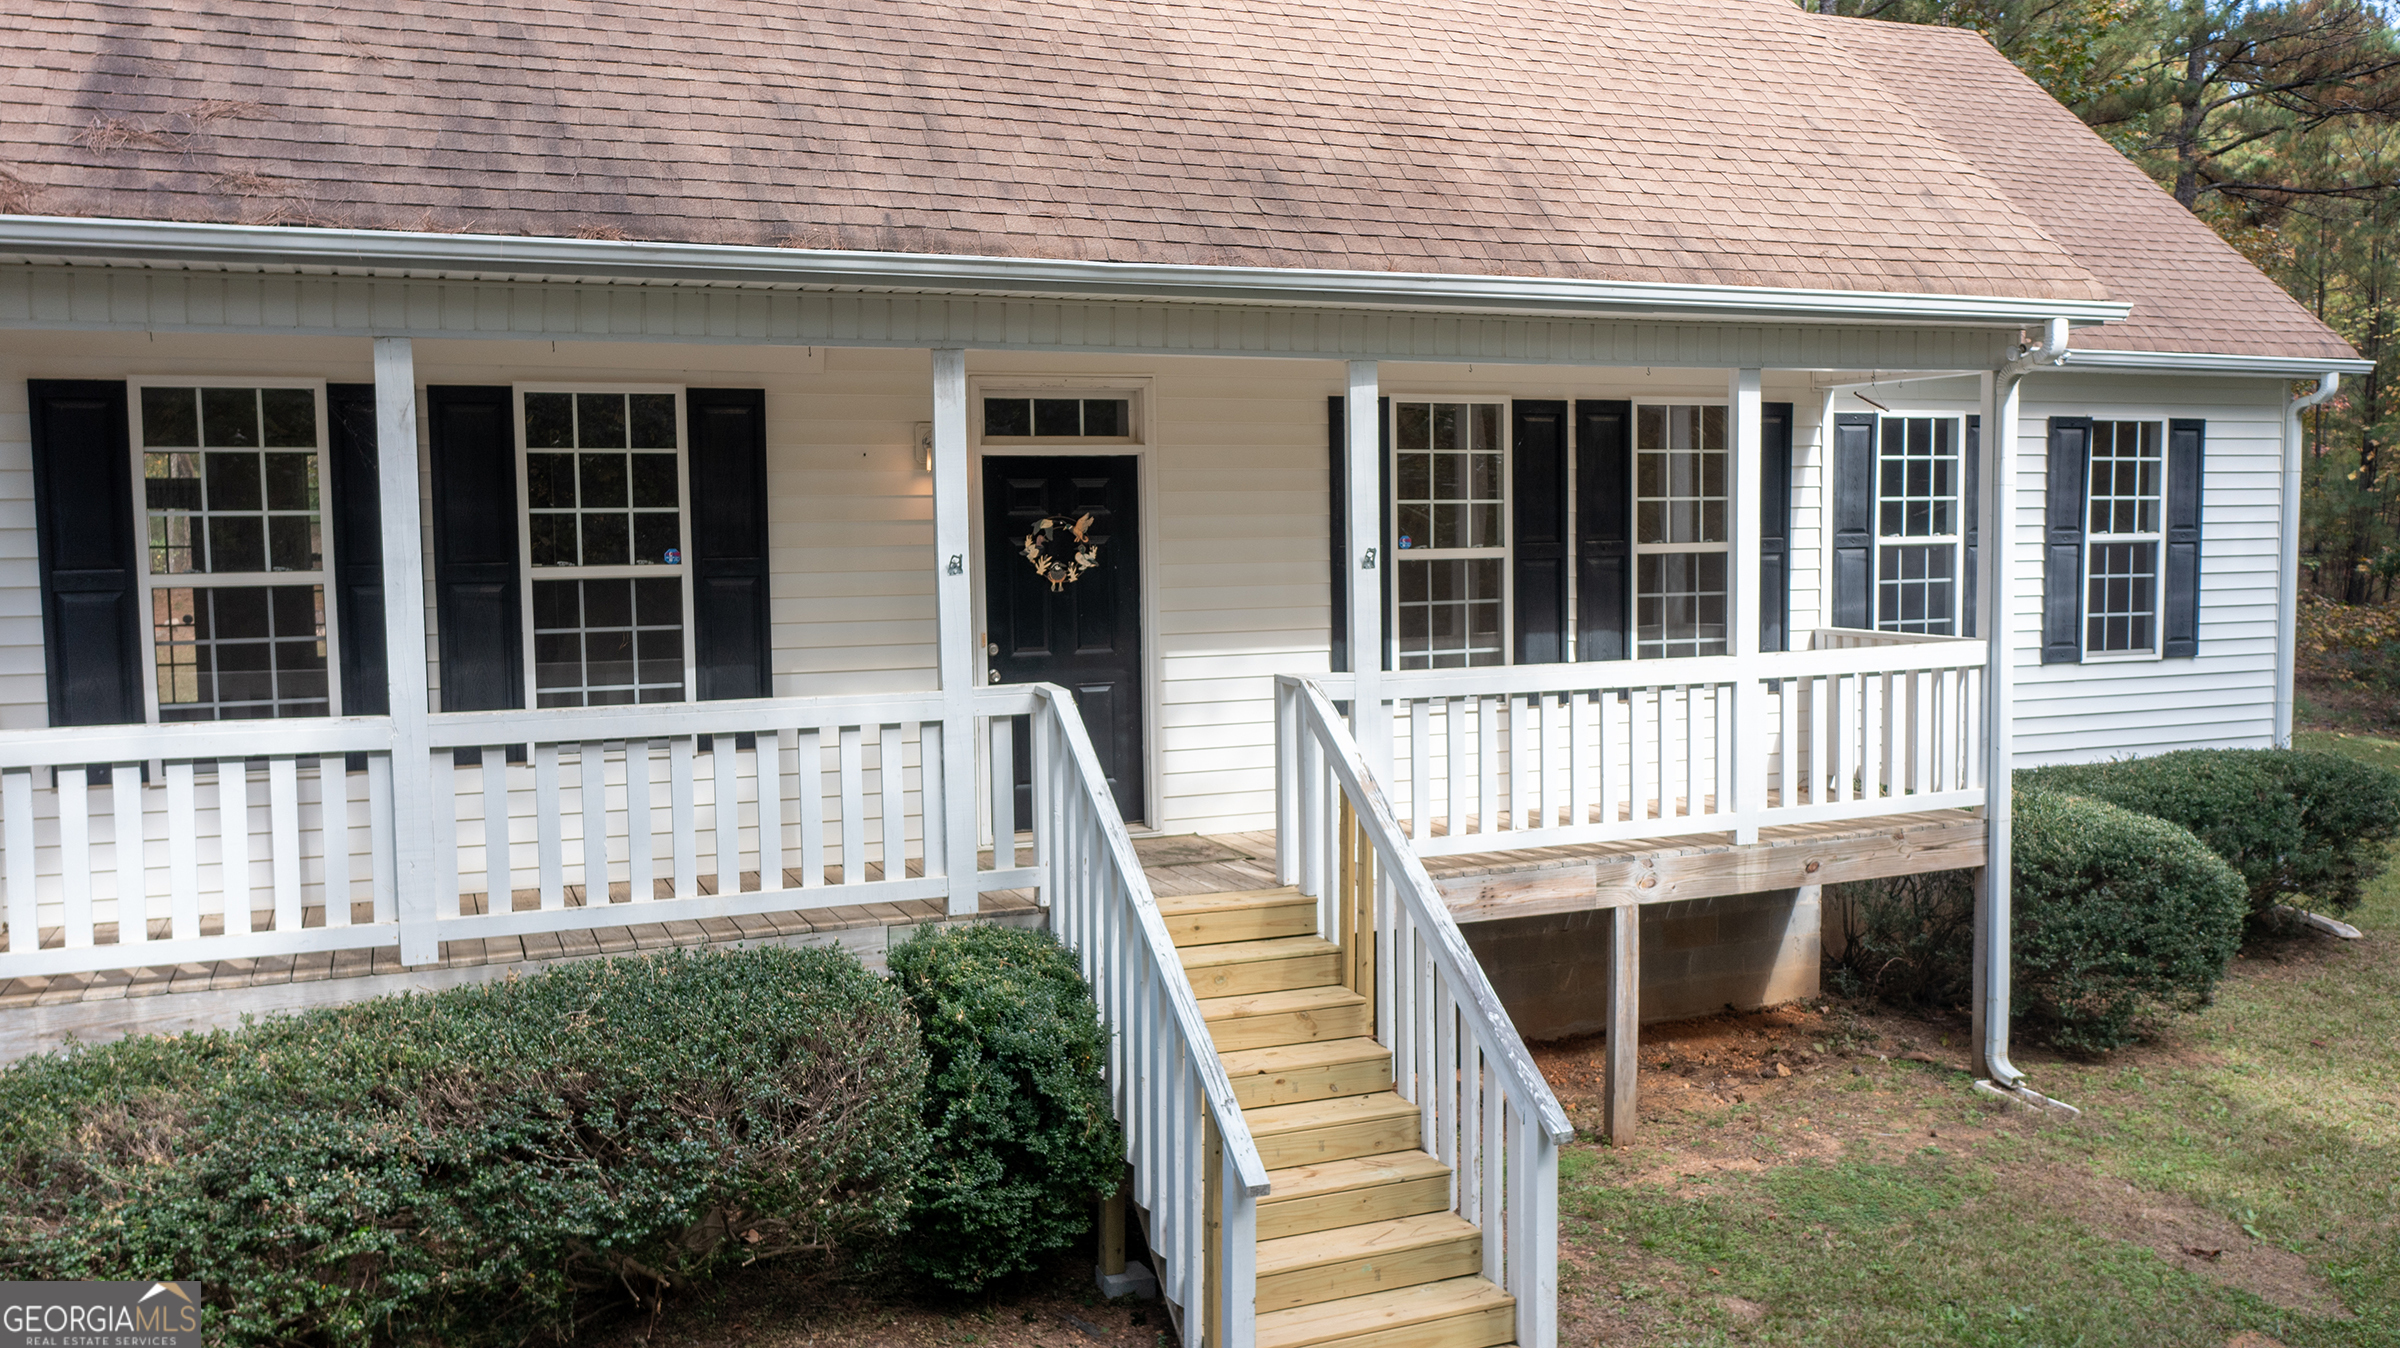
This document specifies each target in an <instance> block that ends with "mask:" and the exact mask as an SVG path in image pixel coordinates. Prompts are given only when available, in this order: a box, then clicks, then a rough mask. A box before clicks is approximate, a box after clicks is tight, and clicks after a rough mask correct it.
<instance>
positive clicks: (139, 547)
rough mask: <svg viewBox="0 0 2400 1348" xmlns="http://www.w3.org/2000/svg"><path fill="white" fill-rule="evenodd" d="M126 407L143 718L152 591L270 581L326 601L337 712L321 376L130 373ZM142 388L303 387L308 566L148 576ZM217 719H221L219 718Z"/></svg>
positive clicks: (153, 656) (149, 711)
mask: <svg viewBox="0 0 2400 1348" xmlns="http://www.w3.org/2000/svg"><path fill="white" fill-rule="evenodd" d="M125 385H126V387H125V410H126V421H127V430H128V431H129V432H130V435H131V439H132V445H131V447H130V453H131V456H132V468H133V493H132V495H133V526H134V527H133V538H134V551H135V553H136V555H137V557H138V561H137V562H136V563H135V566H134V572H135V574H136V575H137V576H138V577H139V578H140V591H141V597H140V599H139V601H138V602H139V604H140V607H141V611H140V613H139V615H138V617H139V621H140V624H141V629H142V714H143V715H144V717H146V718H147V720H146V722H145V723H146V724H149V725H158V724H161V722H160V720H159V703H158V630H157V621H156V619H155V618H154V617H153V616H152V615H153V614H154V613H155V612H156V609H155V607H154V605H155V604H156V602H157V601H156V600H154V599H153V598H152V593H153V592H154V591H156V590H160V589H168V590H188V589H203V588H207V589H214V588H220V587H222V588H227V589H244V588H251V587H257V586H271V585H310V584H313V585H315V586H317V587H318V589H319V591H320V592H321V593H322V595H323V603H324V606H325V710H326V715H328V716H339V715H341V714H342V661H341V650H342V648H341V617H340V614H339V610H340V607H341V605H340V603H339V602H338V596H337V595H336V594H335V593H334V581H333V575H334V570H333V515H334V512H333V500H332V496H331V488H332V485H333V477H332V474H331V472H330V471H328V467H327V462H326V461H327V460H328V459H329V458H330V457H331V456H332V453H333V449H332V434H331V432H332V424H331V422H330V421H329V420H328V419H327V411H328V409H327V407H326V403H325V381H324V380H323V379H319V378H313V377H312V378H290V377H286V376H282V375H193V374H161V375H136V376H134V377H132V378H130V379H127V380H126V381H125ZM145 388H304V389H308V390H310V391H311V392H313V393H314V394H315V395H316V399H317V451H316V452H317V538H318V541H319V542H320V543H321V544H322V551H320V552H319V553H318V564H317V569H316V570H315V571H227V572H184V573H181V574H169V575H153V574H152V573H151V571H150V497H149V491H148V489H147V488H146V487H144V486H143V482H144V480H145V471H144V465H143V463H142V456H143V454H144V453H146V452H147V451H146V450H145V449H144V448H143V446H142V390H143V389H145ZM274 719H277V720H294V721H301V720H309V719H313V718H310V717H302V716H293V717H277V718H274ZM219 724H224V723H223V722H219Z"/></svg>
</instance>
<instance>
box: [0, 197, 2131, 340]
mask: <svg viewBox="0 0 2400 1348" xmlns="http://www.w3.org/2000/svg"><path fill="white" fill-rule="evenodd" d="M0 254H5V255H14V256H19V257H36V258H62V259H90V260H107V261H126V262H161V263H182V264H190V263H199V264H209V265H218V266H228V267H273V268H311V269H332V270H343V271H360V272H403V273H406V272H417V273H434V274H440V275H449V276H462V275H464V276H493V277H571V278H592V279H607V280H619V281H628V280H630V281H680V282H700V283H711V284H720V285H774V286H799V287H816V288H829V287H831V288H852V289H855V288H874V289H879V290H894V289H902V290H918V291H928V290H930V291H964V292H986V293H989V292H997V293H1003V294H1038V295H1113V296H1141V297H1163V298H1174V299H1186V300H1213V301H1236V302H1244V303H1253V304H1294V305H1302V304H1305V305H1328V304H1338V305H1372V306H1383V307H1405V308H1411V309H1465V310H1515V311H1525V312H1537V313H1542V312H1565V313H1593V314H1627V315H1658V316H1681V317H1695V318H1727V319H1747V320H1753V321H1756V320H1776V319H1791V320H1796V319H1810V320H1816V321H1852V322H1867V321H1873V322H1913V323H1938V324H1958V325H1972V326H2007V327H2025V326H2031V325H2035V324H2042V323H2048V322H2050V321H2051V320H2053V319H2059V320H2062V321H2065V322H2069V323H2073V324H2077V325H2079V326H2080V325H2087V324H2093V323H2113V322H2116V321H2118V320H2120V319H2122V318H2124V317H2125V316H2126V314H2127V313H2129V312H2130V308H2129V306H2127V305H2123V304H2117V303H2114V302H2110V301H2104V300H2065V299H2028V298H2009V297H2000V296H1980V295H1935V294H1917V293H1887V292H1883V291H1861V290H1799V289H1781V288H1777V287H1773V286H1716V285H1682V284H1672V283H1664V282H1654V281H1596V280H1582V279H1575V278H1567V277H1551V276H1465V275H1445V274H1441V273H1428V272H1379V271H1335V270H1322V269H1301V268H1281V267H1199V266H1186V265H1182V264H1167V263H1147V262H1080V261H1073V260H1061V259H1052V258H1015V257H974V256H964V255H952V254H938V253H878V252H863V251H862V252H852V251H848V250H839V249H813V248H762V247H751V246H730V245H723V244H697V243H640V242H626V241H621V240H615V239H552V238H518V237H513V236H508V235H494V234H422V233H410V232H407V231H401V230H375V229H317V228H290V229H287V228H283V227H280V226H273V225H218V224H188V223H178V222H174V221H161V220H92V219H77V218H69V217H63V216H37V215H0Z"/></svg>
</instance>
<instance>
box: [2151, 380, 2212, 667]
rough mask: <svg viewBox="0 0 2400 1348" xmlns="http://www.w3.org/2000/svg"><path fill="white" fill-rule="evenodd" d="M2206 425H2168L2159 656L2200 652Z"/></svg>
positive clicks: (2180, 655)
mask: <svg viewBox="0 0 2400 1348" xmlns="http://www.w3.org/2000/svg"><path fill="white" fill-rule="evenodd" d="M2207 439H2208V423H2207V422H2205V421H2170V422H2168V423H2167V573H2166V596H2165V601H2164V607H2165V610H2166V611H2165V612H2164V613H2163V614H2161V615H2160V618H2161V625H2160V631H2159V634H2160V636H2161V637H2162V638H2163V641H2162V643H2161V645H2160V647H2159V654H2161V655H2164V656H2166V657H2167V658H2168V659H2170V660H2172V659H2177V658H2179V657H2182V656H2189V655H2198V654H2199V653H2200V485H2201V475H2202V467H2201V456H2202V452H2203V450H2204V448H2205V445H2206V442H2207Z"/></svg>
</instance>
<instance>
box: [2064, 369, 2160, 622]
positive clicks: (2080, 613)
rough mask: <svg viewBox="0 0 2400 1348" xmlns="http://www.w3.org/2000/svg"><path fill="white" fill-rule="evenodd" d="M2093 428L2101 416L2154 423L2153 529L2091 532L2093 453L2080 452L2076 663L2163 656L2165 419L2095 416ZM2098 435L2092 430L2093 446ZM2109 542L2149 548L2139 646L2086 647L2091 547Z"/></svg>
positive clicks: (2158, 417)
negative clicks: (2145, 638)
mask: <svg viewBox="0 0 2400 1348" xmlns="http://www.w3.org/2000/svg"><path fill="white" fill-rule="evenodd" d="M2091 420H2092V425H2093V427H2094V428H2095V431H2096V429H2097V428H2098V427H2099V426H2100V425H2101V424H2102V423H2103V422H2134V423H2139V424H2143V425H2152V426H2156V427H2158V532H2156V533H2151V534H2103V533H2097V532H2094V531H2093V529H2092V527H2091V524H2092V457H2093V456H2092V454H2091V453H2090V451H2089V449H2087V450H2086V452H2085V455H2084V465H2083V491H2082V493H2081V498H2082V506H2081V509H2082V511H2083V525H2084V529H2083V566H2082V568H2081V571H2082V593H2080V594H2078V595H2077V596H2076V600H2077V603H2076V605H2075V612H2076V623H2075V648H2076V650H2077V651H2078V652H2080V656H2079V659H2078V661H2077V663H2079V664H2086V665H2139V664H2150V663H2154V662H2156V661H2160V660H2164V659H2165V658H2166V655H2165V650H2166V627H2167V612H2166V609H2167V502H2168V501H2169V500H2171V499H2172V498H2173V494H2174V493H2173V491H2172V487H2171V484H2170V483H2169V482H2168V477H2169V476H2170V475H2171V474H2172V473H2173V472H2174V470H2175V456H2174V455H2173V454H2170V453H2168V452H2167V422H2168V420H2169V419H2168V418H2167V417H2164V416H2148V415H2139V416H2099V415H2094V416H2093V417H2092V419H2091ZM2097 441H2098V436H2097V434H2095V435H2094V436H2093V444H2094V447H2096V445H2097ZM2110 543H2148V544H2150V545H2152V548H2153V551H2152V552H2151V554H2150V557H2151V562H2150V646H2149V649H2147V650H2138V651H2095V650H2092V649H2091V648H2090V642H2091V634H2092V612H2091V609H2092V549H2093V548H2095V547H2099V546H2104V545H2106V544H2110Z"/></svg>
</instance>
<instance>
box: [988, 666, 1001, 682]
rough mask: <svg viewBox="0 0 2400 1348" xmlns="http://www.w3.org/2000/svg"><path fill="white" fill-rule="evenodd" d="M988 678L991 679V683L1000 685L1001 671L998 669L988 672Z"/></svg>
mask: <svg viewBox="0 0 2400 1348" xmlns="http://www.w3.org/2000/svg"><path fill="white" fill-rule="evenodd" d="M988 677H989V678H990V680H991V682H993V683H998V682H1000V671H999V670H996V669H995V670H991V671H989V672H988Z"/></svg>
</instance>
